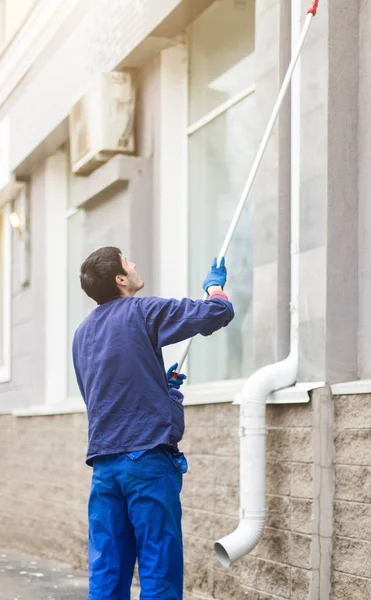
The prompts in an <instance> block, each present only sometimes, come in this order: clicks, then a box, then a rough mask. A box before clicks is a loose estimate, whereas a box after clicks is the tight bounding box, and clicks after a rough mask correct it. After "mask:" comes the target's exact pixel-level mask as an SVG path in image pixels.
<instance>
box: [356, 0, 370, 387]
mask: <svg viewBox="0 0 371 600" xmlns="http://www.w3.org/2000/svg"><path fill="white" fill-rule="evenodd" d="M370 65H371V2H370V1H369V0H368V1H367V0H365V1H363V2H361V4H360V16H359V100H358V102H359V120H358V134H359V155H358V165H359V179H358V189H359V205H358V223H359V230H358V232H359V238H358V240H359V246H358V250H359V265H358V267H359V270H358V273H359V304H358V308H359V334H358V335H359V337H358V353H359V354H358V362H359V376H360V377H361V378H370V377H371V344H370V340H371V310H370V299H371V201H370V200H371V191H370V190H371V169H370V164H371V68H370Z"/></svg>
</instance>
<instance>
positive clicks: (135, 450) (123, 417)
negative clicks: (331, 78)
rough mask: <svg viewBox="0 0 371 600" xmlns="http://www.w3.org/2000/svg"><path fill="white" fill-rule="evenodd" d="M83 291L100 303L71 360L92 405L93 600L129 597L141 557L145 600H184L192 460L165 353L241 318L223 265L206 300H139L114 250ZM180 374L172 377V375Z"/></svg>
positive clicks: (101, 258) (210, 279)
mask: <svg viewBox="0 0 371 600" xmlns="http://www.w3.org/2000/svg"><path fill="white" fill-rule="evenodd" d="M80 280H81V287H82V289H83V290H84V291H85V292H86V294H87V295H88V296H90V297H91V298H93V299H94V300H95V301H96V302H97V304H98V305H99V306H97V307H96V308H95V309H94V310H93V311H92V312H91V313H90V314H89V316H88V317H87V318H86V319H85V320H84V321H83V323H82V324H81V325H80V326H79V328H78V329H77V331H76V334H75V337H74V341H73V359H74V365H75V371H76V377H77V381H78V385H79V388H80V391H81V394H82V397H83V399H84V401H85V403H86V406H87V413H88V421H89V441H88V452H87V459H86V461H87V464H88V465H91V466H93V467H94V469H93V477H92V486H91V492H90V498H89V600H129V599H130V587H131V582H132V577H133V570H134V565H135V562H136V558H138V565H139V577H140V583H141V600H155V599H161V600H181V598H182V594H183V548H182V532H181V505H180V491H181V487H182V475H183V473H185V472H186V470H187V463H186V460H185V457H184V455H183V454H182V453H180V452H179V451H178V447H177V444H178V442H179V441H180V440H181V438H182V436H183V432H184V408H183V404H182V400H183V395H182V394H181V392H180V391H179V387H180V385H181V384H182V383H183V379H184V378H185V376H184V375H176V374H175V375H173V369H175V368H176V366H177V365H174V366H173V367H171V368H170V369H169V370H168V372H167V373H166V372H165V368H164V362H163V358H162V352H161V348H162V347H163V346H167V345H168V344H174V343H176V342H180V341H182V340H185V339H187V338H190V337H193V336H194V335H196V334H197V333H201V334H202V335H210V334H212V333H213V332H214V331H217V330H218V329H220V328H221V327H224V326H226V325H227V324H228V323H229V322H230V321H231V320H232V319H233V316H234V313H233V308H232V305H231V304H230V303H229V302H228V298H227V296H226V295H225V294H224V292H223V287H224V284H225V282H226V268H225V266H224V259H223V260H222V262H221V264H220V266H217V264H216V261H214V263H213V266H212V269H211V271H210V272H209V273H208V275H207V277H206V279H205V282H204V289H205V290H206V291H207V292H208V294H209V298H208V300H207V301H205V302H202V301H201V300H197V301H193V300H189V299H183V300H180V301H178V300H174V299H170V300H168V299H163V298H154V297H148V298H136V297H135V295H136V293H137V292H138V291H139V290H140V289H142V288H143V285H144V284H143V281H142V280H141V278H140V277H139V275H138V274H137V272H136V270H135V264H134V263H132V262H129V261H128V260H127V259H126V258H124V257H123V256H122V255H121V252H120V250H118V249H117V248H112V247H107V248H100V249H99V250H97V251H96V252H93V254H91V255H90V256H89V257H88V258H87V259H86V260H85V262H84V263H83V265H82V267H81V274H80ZM174 377H175V378H174Z"/></svg>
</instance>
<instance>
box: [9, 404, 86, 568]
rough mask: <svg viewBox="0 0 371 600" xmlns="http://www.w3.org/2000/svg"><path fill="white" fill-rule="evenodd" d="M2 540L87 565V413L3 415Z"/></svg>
mask: <svg viewBox="0 0 371 600" xmlns="http://www.w3.org/2000/svg"><path fill="white" fill-rule="evenodd" d="M0 440H1V441H0V463H1V472H0V539H1V544H2V545H3V546H4V547H6V546H8V547H10V548H11V547H18V548H20V549H22V550H25V551H27V552H31V553H34V554H36V555H40V556H41V555H46V556H50V557H54V558H58V559H61V560H65V561H67V562H71V563H73V564H74V565H75V566H84V565H85V564H86V531H87V526H86V500H87V495H88V491H89V480H90V469H89V468H88V467H87V466H86V465H85V463H84V455H85V445H86V416H85V415H84V414H76V415H57V416H51V417H31V418H15V417H12V416H10V415H3V416H0Z"/></svg>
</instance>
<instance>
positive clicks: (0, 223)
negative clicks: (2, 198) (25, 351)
mask: <svg viewBox="0 0 371 600" xmlns="http://www.w3.org/2000/svg"><path fill="white" fill-rule="evenodd" d="M3 290H4V215H3V213H2V212H0V365H1V364H2V362H3V360H4V293H3Z"/></svg>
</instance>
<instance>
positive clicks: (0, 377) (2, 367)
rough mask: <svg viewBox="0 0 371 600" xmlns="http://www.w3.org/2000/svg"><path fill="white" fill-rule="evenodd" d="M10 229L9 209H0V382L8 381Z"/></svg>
mask: <svg viewBox="0 0 371 600" xmlns="http://www.w3.org/2000/svg"><path fill="white" fill-rule="evenodd" d="M10 335H11V227H10V223H9V207H8V206H7V207H5V208H3V209H0V382H1V383H2V382H5V381H9V380H10Z"/></svg>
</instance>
